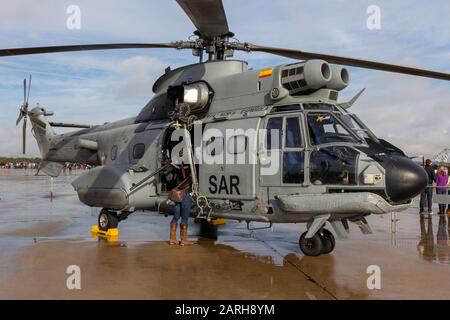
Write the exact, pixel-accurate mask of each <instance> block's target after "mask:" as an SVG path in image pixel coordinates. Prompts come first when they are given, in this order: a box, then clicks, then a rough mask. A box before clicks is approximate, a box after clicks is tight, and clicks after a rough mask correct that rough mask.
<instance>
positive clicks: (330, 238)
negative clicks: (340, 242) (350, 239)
mask: <svg viewBox="0 0 450 320" xmlns="http://www.w3.org/2000/svg"><path fill="white" fill-rule="evenodd" d="M321 238H322V253H323V254H327V253H330V252H331V251H333V250H334V247H335V246H336V239H335V238H334V235H333V234H332V233H331V232H330V231H328V230H327V229H323V230H322V234H321Z"/></svg>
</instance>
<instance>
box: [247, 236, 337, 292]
mask: <svg viewBox="0 0 450 320" xmlns="http://www.w3.org/2000/svg"><path fill="white" fill-rule="evenodd" d="M255 238H256V239H258V240H259V241H261V242H262V243H263V244H265V245H266V246H267V247H268V248H269V249H271V250H272V251H274V252H275V253H276V254H278V255H279V256H281V257H282V258H284V256H283V255H282V254H281V253H280V252H278V250H277V249H275V248H274V247H272V246H271V245H270V244H268V243H267V242H266V241H264V240H262V239H259V238H257V237H256V236H255ZM286 261H287V262H288V263H289V264H290V265H291V266H293V267H294V268H295V269H297V270H298V271H300V272H301V273H302V274H303V275H304V276H305V277H306V278H307V280H308V281H311V282H312V283H314V284H315V285H316V286H317V287H319V288H320V289H321V290H322V291H324V292H325V293H326V294H328V295H329V296H331V297H332V298H333V299H334V300H339V299H338V297H336V296H335V295H334V294H333V293H332V292H331V291H329V290H328V289H327V288H326V287H325V286H323V285H321V284H320V283H319V282H318V281H317V280H315V279H314V278H313V277H312V276H310V275H309V274H308V273H306V272H305V271H303V270H302V269H301V268H300V266H299V265H297V264H295V263H293V262H292V261H290V260H289V259H286ZM308 297H309V296H308Z"/></svg>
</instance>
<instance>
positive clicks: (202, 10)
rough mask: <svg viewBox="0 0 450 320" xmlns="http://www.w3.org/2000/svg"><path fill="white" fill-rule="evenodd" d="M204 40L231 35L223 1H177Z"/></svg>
mask: <svg viewBox="0 0 450 320" xmlns="http://www.w3.org/2000/svg"><path fill="white" fill-rule="evenodd" d="M177 2H178V4H179V5H180V6H181V8H183V10H184V12H185V13H186V14H187V15H188V17H189V19H191V21H192V23H193V24H194V26H195V27H196V28H197V30H198V31H199V32H200V35H201V37H202V38H204V39H213V38H214V37H217V36H223V35H225V34H228V33H230V30H229V29H228V22H227V17H226V15H225V10H224V8H223V3H222V0H177Z"/></svg>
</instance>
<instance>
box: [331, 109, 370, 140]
mask: <svg viewBox="0 0 450 320" xmlns="http://www.w3.org/2000/svg"><path fill="white" fill-rule="evenodd" d="M339 119H341V121H342V122H344V123H345V124H346V125H347V126H348V127H349V128H350V129H352V130H353V131H354V132H355V133H356V134H357V135H358V136H360V137H361V138H363V139H365V138H369V137H370V136H369V134H368V132H367V130H366V129H365V128H363V127H362V125H361V124H360V122H358V120H357V118H356V117H355V116H354V115H353V114H350V113H348V114H343V113H339Z"/></svg>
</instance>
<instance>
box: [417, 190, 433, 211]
mask: <svg viewBox="0 0 450 320" xmlns="http://www.w3.org/2000/svg"><path fill="white" fill-rule="evenodd" d="M425 197H426V198H427V202H428V212H431V211H432V206H433V185H428V186H427V187H426V188H425V190H424V191H423V192H422V193H421V194H420V212H423V211H424V210H425Z"/></svg>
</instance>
